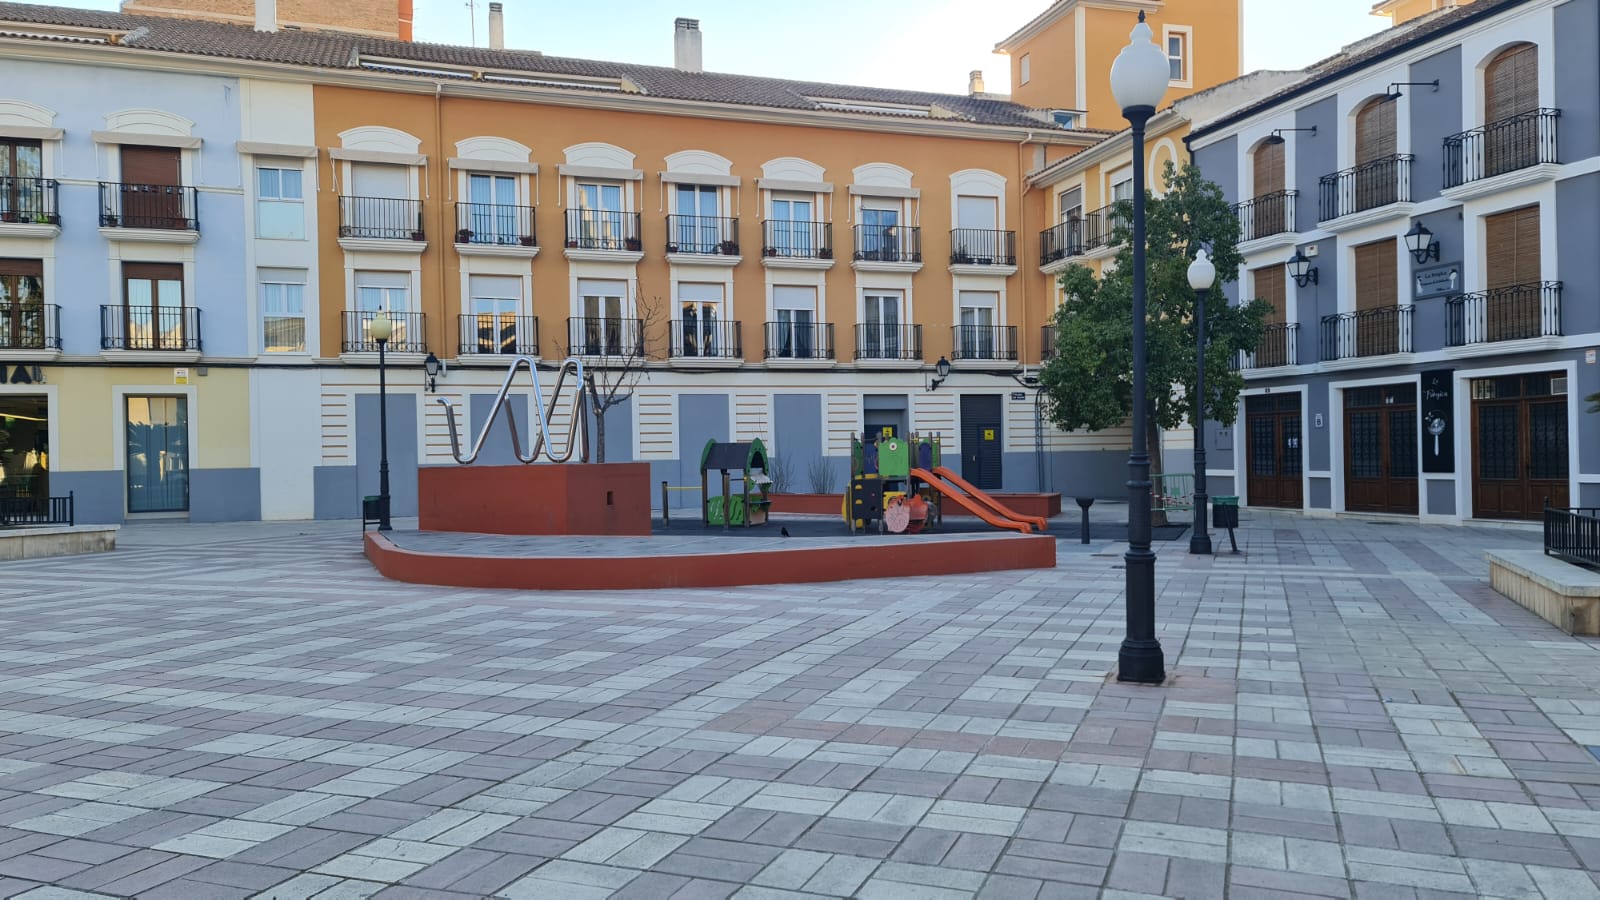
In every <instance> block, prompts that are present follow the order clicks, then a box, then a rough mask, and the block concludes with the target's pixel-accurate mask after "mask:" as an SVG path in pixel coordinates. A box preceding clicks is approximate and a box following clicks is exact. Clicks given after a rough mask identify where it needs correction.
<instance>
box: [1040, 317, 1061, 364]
mask: <svg viewBox="0 0 1600 900" xmlns="http://www.w3.org/2000/svg"><path fill="white" fill-rule="evenodd" d="M1056 335H1057V331H1056V326H1054V325H1041V326H1039V359H1040V361H1044V360H1047V359H1053V358H1054V357H1055V355H1056Z"/></svg>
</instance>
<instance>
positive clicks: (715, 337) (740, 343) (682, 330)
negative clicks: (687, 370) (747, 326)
mask: <svg viewBox="0 0 1600 900" xmlns="http://www.w3.org/2000/svg"><path fill="white" fill-rule="evenodd" d="M671 352H672V355H673V356H674V357H676V358H679V359H743V358H744V340H743V330H742V329H741V328H740V327H739V323H738V322H737V321H722V320H718V319H710V318H688V319H673V320H672V351H671Z"/></svg>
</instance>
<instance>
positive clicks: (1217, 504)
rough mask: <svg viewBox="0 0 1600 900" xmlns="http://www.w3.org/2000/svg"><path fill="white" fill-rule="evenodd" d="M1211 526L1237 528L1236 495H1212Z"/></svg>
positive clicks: (1237, 504) (1237, 501) (1237, 503)
mask: <svg viewBox="0 0 1600 900" xmlns="http://www.w3.org/2000/svg"><path fill="white" fill-rule="evenodd" d="M1211 527H1212V528H1238V527H1239V498H1238V497H1212V498H1211Z"/></svg>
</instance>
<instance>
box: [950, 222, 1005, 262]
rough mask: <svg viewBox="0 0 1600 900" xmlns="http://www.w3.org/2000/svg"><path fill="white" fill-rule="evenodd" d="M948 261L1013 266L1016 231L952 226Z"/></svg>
mask: <svg viewBox="0 0 1600 900" xmlns="http://www.w3.org/2000/svg"><path fill="white" fill-rule="evenodd" d="M950 263H951V265H958V266H1014V265H1016V264H1017V233H1016V232H1015V231H993V230H990V229H984V228H952V229H951V230H950Z"/></svg>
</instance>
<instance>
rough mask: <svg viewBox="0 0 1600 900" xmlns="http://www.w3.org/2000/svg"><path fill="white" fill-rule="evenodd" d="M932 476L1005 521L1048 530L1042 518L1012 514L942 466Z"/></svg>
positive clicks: (1001, 504)
mask: <svg viewBox="0 0 1600 900" xmlns="http://www.w3.org/2000/svg"><path fill="white" fill-rule="evenodd" d="M933 474H935V475H938V476H939V477H940V478H943V479H944V480H945V481H948V482H950V483H951V484H953V485H955V486H956V487H958V488H961V489H962V490H963V491H966V492H967V493H969V494H971V495H972V498H973V499H974V500H977V501H978V502H979V503H984V504H987V505H988V507H989V509H991V510H993V511H994V512H995V514H996V515H1000V516H1004V517H1006V518H1007V519H1012V520H1014V521H1017V522H1027V523H1028V524H1029V525H1032V526H1033V527H1035V528H1037V529H1039V530H1040V531H1049V530H1050V523H1049V522H1048V521H1046V520H1045V518H1044V517H1043V516H1025V515H1023V514H1021V513H1018V512H1012V511H1011V509H1009V508H1008V507H1007V506H1006V505H1005V504H1003V503H1001V502H1000V501H999V500H996V499H995V498H993V497H991V496H989V495H988V494H985V493H984V492H983V491H980V490H978V489H977V488H975V487H973V486H972V485H970V484H968V483H967V480H966V479H965V478H962V477H961V476H960V475H957V474H956V473H954V472H952V471H950V470H949V469H947V468H945V467H944V466H938V467H936V468H934V470H933Z"/></svg>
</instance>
